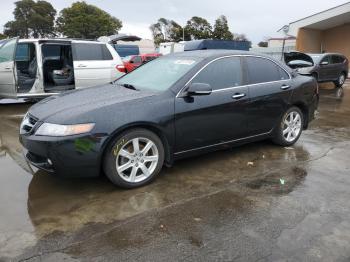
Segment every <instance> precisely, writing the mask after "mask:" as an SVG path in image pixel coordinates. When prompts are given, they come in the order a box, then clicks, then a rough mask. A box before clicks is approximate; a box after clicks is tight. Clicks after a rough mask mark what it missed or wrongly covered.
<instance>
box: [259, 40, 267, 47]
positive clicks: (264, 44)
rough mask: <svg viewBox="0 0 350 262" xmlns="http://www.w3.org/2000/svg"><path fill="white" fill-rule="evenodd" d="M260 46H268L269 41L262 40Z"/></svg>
mask: <svg viewBox="0 0 350 262" xmlns="http://www.w3.org/2000/svg"><path fill="white" fill-rule="evenodd" d="M258 46H260V47H268V42H266V41H260V42H259V43H258Z"/></svg>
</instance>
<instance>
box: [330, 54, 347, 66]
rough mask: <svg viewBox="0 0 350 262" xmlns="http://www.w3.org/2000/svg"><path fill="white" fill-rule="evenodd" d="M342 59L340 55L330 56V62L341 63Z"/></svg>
mask: <svg viewBox="0 0 350 262" xmlns="http://www.w3.org/2000/svg"><path fill="white" fill-rule="evenodd" d="M344 60H345V58H344V57H342V56H339V55H333V56H332V64H341V63H343V62H344Z"/></svg>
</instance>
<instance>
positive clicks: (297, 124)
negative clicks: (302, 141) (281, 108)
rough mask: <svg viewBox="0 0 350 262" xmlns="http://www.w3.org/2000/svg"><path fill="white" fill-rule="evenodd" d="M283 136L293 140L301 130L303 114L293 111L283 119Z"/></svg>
mask: <svg viewBox="0 0 350 262" xmlns="http://www.w3.org/2000/svg"><path fill="white" fill-rule="evenodd" d="M282 130H283V137H284V139H285V140H286V141H287V142H293V141H294V140H295V139H297V138H298V136H299V134H300V132H301V115H300V114H299V113H298V112H296V111H292V112H290V113H289V114H287V116H286V117H285V118H284V120H283V129H282Z"/></svg>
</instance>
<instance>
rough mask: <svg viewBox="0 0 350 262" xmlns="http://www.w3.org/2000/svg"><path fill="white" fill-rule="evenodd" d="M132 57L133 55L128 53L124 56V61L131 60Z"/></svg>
mask: <svg viewBox="0 0 350 262" xmlns="http://www.w3.org/2000/svg"><path fill="white" fill-rule="evenodd" d="M131 57H132V55H128V56H126V57H123V58H122V60H123V62H129V61H130V59H131Z"/></svg>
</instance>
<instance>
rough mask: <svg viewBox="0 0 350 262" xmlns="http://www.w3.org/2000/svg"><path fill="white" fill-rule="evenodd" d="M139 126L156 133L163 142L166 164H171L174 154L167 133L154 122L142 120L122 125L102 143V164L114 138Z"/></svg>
mask: <svg viewBox="0 0 350 262" xmlns="http://www.w3.org/2000/svg"><path fill="white" fill-rule="evenodd" d="M137 128H142V129H146V130H149V131H151V132H153V133H154V134H156V135H157V136H158V137H159V138H160V140H161V141H162V143H163V146H164V153H165V156H164V160H165V161H164V162H165V165H166V166H171V165H172V163H173V156H172V150H171V146H170V144H169V139H168V138H167V137H166V135H165V134H164V132H163V131H162V129H161V128H160V127H158V126H156V125H155V124H153V123H149V122H140V123H132V124H128V125H125V126H122V127H120V128H118V129H117V130H115V131H114V132H113V133H112V134H111V135H110V136H109V137H108V139H106V141H104V143H103V145H102V149H101V151H102V154H101V156H100V166H101V167H102V163H103V159H104V156H105V154H106V149H107V147H108V145H109V144H110V143H111V142H112V141H113V139H115V138H116V137H117V136H119V135H121V134H122V133H124V132H126V131H128V130H132V129H137Z"/></svg>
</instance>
